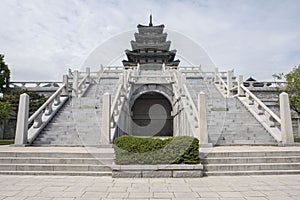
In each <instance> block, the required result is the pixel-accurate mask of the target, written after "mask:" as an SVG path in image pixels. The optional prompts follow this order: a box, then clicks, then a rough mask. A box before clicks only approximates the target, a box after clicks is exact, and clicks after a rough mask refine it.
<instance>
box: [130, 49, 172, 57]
mask: <svg viewBox="0 0 300 200" xmlns="http://www.w3.org/2000/svg"><path fill="white" fill-rule="evenodd" d="M147 50H148V52H147V53H146V52H145V53H141V52H138V50H133V51H130V50H128V49H127V50H125V53H126V54H127V55H134V56H145V55H148V56H152V55H153V56H164V55H172V54H174V55H175V54H176V50H171V51H162V52H159V53H158V52H149V50H153V51H154V50H156V49H154V48H153V49H151V48H149V49H147Z"/></svg>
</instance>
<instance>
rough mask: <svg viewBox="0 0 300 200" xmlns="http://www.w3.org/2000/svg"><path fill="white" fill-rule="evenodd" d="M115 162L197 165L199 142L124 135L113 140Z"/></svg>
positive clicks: (181, 138)
mask: <svg viewBox="0 0 300 200" xmlns="http://www.w3.org/2000/svg"><path fill="white" fill-rule="evenodd" d="M114 149H115V156H116V158H115V162H116V164H119V165H126V164H127V165H128V164H181V163H185V164H197V163H199V162H200V158H199V140H198V139H196V138H193V137H188V136H180V137H170V138H159V137H134V136H128V135H124V136H121V137H119V138H116V139H115V142H114Z"/></svg>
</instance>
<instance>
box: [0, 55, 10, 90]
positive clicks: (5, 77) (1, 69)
mask: <svg viewBox="0 0 300 200" xmlns="http://www.w3.org/2000/svg"><path fill="white" fill-rule="evenodd" d="M9 79H10V70H9V69H8V66H7V64H5V62H4V55H2V54H0V93H5V92H6V91H7V89H8V87H9Z"/></svg>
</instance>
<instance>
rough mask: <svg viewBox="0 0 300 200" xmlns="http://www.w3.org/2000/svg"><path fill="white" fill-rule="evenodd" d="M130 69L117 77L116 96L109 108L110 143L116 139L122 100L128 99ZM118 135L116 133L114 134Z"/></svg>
mask: <svg viewBox="0 0 300 200" xmlns="http://www.w3.org/2000/svg"><path fill="white" fill-rule="evenodd" d="M131 73H132V71H131V69H129V70H127V71H126V72H124V74H122V75H120V77H119V86H118V88H117V91H116V95H115V97H114V99H113V102H112V105H111V108H110V115H111V117H110V120H111V121H110V127H109V129H110V133H111V134H110V136H109V138H110V142H112V141H113V139H114V138H115V137H118V135H114V134H115V133H116V129H117V125H118V122H119V118H120V114H121V112H122V110H121V108H122V106H123V105H124V100H125V99H127V98H129V93H130V87H131V84H130V81H129V80H130V77H131ZM116 134H118V133H116Z"/></svg>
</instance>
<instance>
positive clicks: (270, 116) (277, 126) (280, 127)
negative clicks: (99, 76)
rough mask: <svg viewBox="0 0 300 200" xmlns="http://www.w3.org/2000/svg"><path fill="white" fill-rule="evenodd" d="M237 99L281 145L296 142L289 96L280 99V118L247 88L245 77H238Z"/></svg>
mask: <svg viewBox="0 0 300 200" xmlns="http://www.w3.org/2000/svg"><path fill="white" fill-rule="evenodd" d="M237 84H238V85H237V95H236V96H237V97H238V99H239V100H240V101H241V102H242V103H243V104H244V106H245V107H246V108H247V109H248V110H249V111H250V113H251V114H252V115H253V116H254V117H255V118H256V119H257V120H258V121H259V122H260V123H261V124H262V126H263V127H264V128H265V129H266V130H267V131H268V132H269V133H270V134H271V135H272V136H273V137H274V139H275V140H276V141H277V142H278V143H281V144H290V143H293V142H294V138H293V131H292V121H291V111H290V106H289V100H288V95H287V94H286V93H281V94H280V95H279V98H280V116H281V118H280V117H278V116H277V115H276V114H275V113H274V112H273V111H272V110H271V109H269V108H268V107H267V106H266V105H265V104H264V103H263V102H262V101H261V100H260V99H259V98H257V97H256V96H255V95H254V94H253V93H252V92H251V91H250V90H249V89H250V88H248V87H245V85H244V82H243V76H242V75H240V76H239V77H238V82H237Z"/></svg>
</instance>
